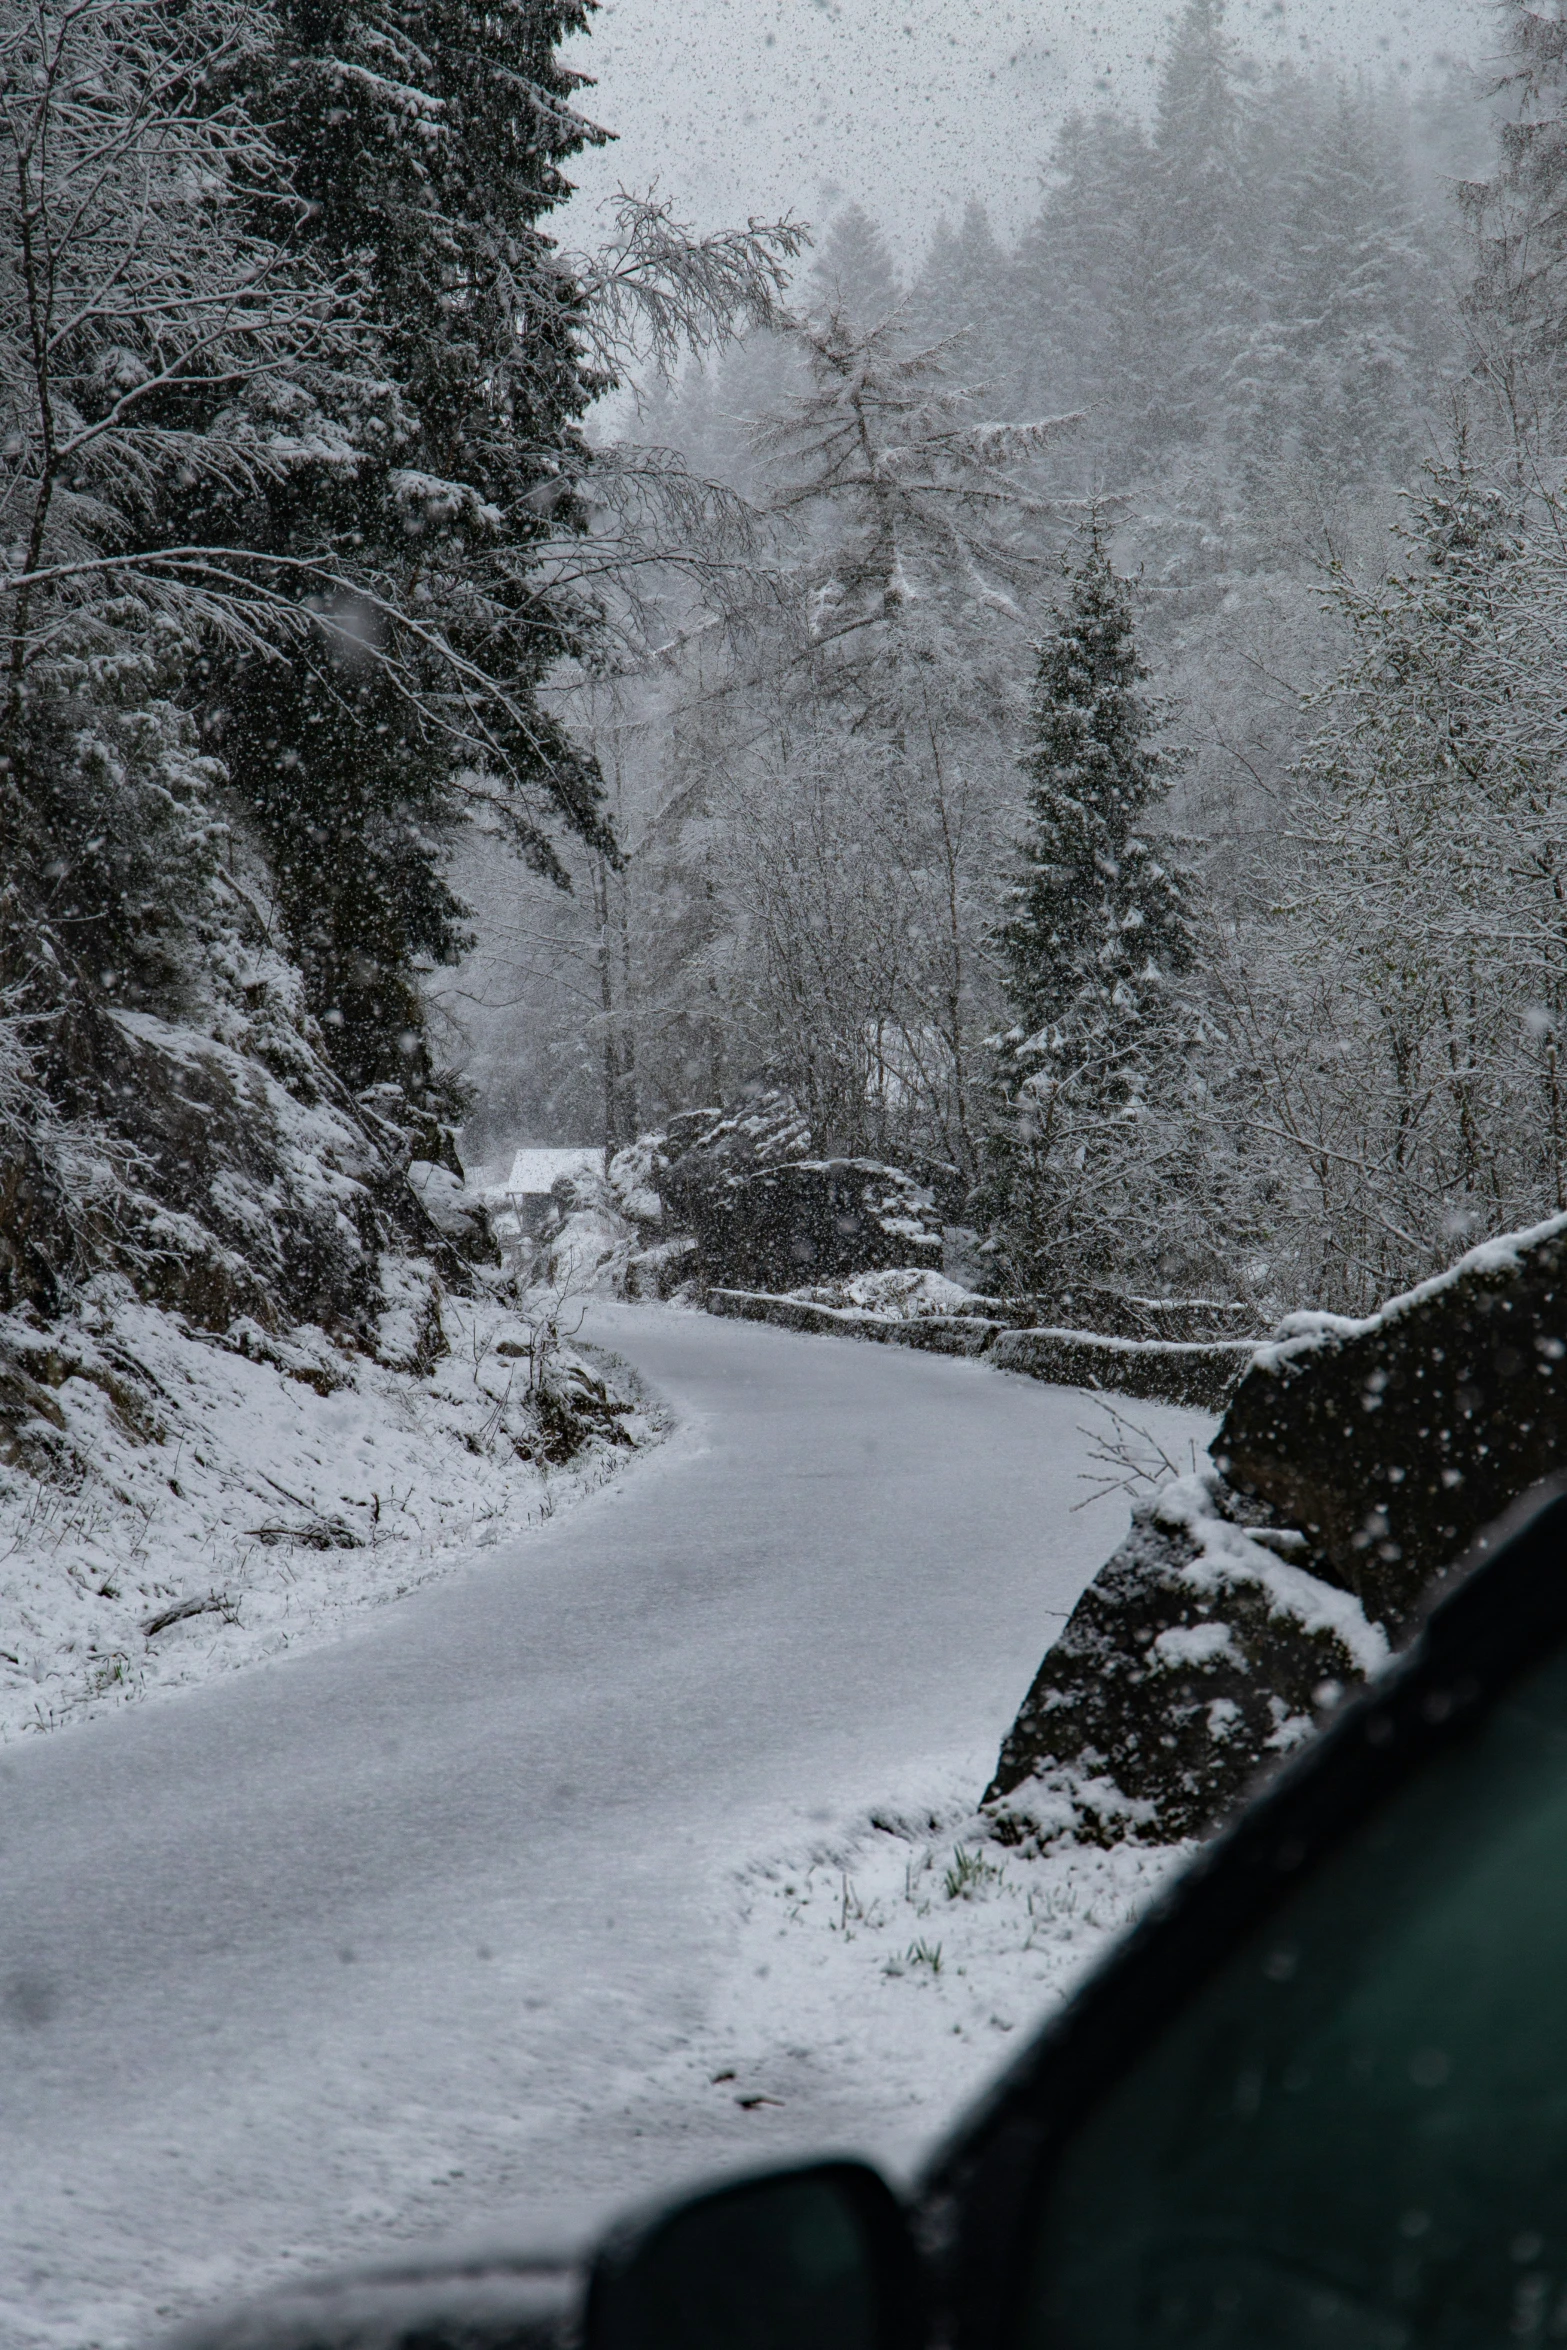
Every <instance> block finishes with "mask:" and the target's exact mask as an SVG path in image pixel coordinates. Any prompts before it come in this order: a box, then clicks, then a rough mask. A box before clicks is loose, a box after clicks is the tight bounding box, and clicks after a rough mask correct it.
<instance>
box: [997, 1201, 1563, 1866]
mask: <svg viewBox="0 0 1567 2350" xmlns="http://www.w3.org/2000/svg"><path fill="white" fill-rule="evenodd" d="M1564 1382H1567V1217H1558V1218H1556V1219H1554V1220H1553V1221H1552V1222H1551V1223H1549V1224H1544V1225H1540V1226H1538V1227H1536V1228H1535V1229H1534V1230H1532V1231H1529V1232H1524V1233H1519V1234H1515V1235H1513V1236H1511V1237H1509V1238H1507V1239H1504V1240H1497V1241H1492V1242H1488V1243H1487V1244H1486V1245H1485V1246H1484V1247H1482V1248H1479V1249H1476V1250H1473V1251H1472V1252H1471V1253H1470V1254H1469V1255H1468V1256H1467V1257H1465V1258H1463V1259H1462V1260H1461V1261H1460V1262H1459V1263H1458V1264H1457V1265H1455V1266H1454V1267H1453V1268H1452V1270H1451V1271H1450V1272H1448V1273H1445V1274H1443V1275H1441V1276H1439V1277H1438V1278H1437V1279H1436V1280H1434V1281H1430V1282H1427V1283H1425V1284H1423V1286H1422V1287H1420V1288H1419V1289H1415V1290H1412V1291H1410V1293H1409V1294H1408V1295H1407V1296H1405V1297H1401V1298H1395V1299H1394V1300H1393V1302H1392V1303H1391V1304H1390V1305H1388V1306H1386V1307H1384V1308H1383V1310H1382V1311H1381V1312H1380V1313H1379V1314H1376V1315H1374V1316H1372V1317H1371V1318H1370V1319H1369V1320H1367V1321H1364V1322H1350V1321H1345V1320H1342V1319H1339V1318H1336V1317H1333V1316H1329V1315H1297V1316H1295V1317H1293V1318H1292V1320H1291V1321H1289V1322H1287V1323H1286V1324H1285V1325H1284V1326H1283V1328H1282V1330H1281V1331H1280V1333H1279V1336H1278V1338H1277V1339H1276V1340H1275V1341H1274V1342H1273V1343H1271V1344H1269V1345H1268V1346H1265V1347H1261V1348H1259V1349H1258V1350H1257V1351H1256V1354H1255V1357H1254V1359H1253V1361H1252V1364H1251V1367H1250V1368H1249V1370H1248V1371H1247V1372H1246V1375H1245V1377H1244V1378H1243V1379H1242V1381H1241V1383H1240V1385H1239V1387H1238V1388H1237V1390H1236V1392H1235V1394H1234V1396H1233V1397H1232V1399H1231V1402H1230V1404H1229V1408H1228V1409H1227V1411H1226V1413H1225V1416H1224V1419H1223V1422H1222V1424H1221V1426H1220V1429H1219V1433H1218V1435H1217V1436H1216V1437H1215V1439H1214V1442H1213V1444H1212V1446H1211V1447H1210V1450H1211V1453H1212V1456H1213V1461H1214V1464H1215V1466H1214V1468H1213V1470H1212V1471H1210V1472H1206V1473H1205V1474H1204V1475H1203V1476H1202V1477H1201V1478H1200V1479H1196V1480H1193V1479H1189V1478H1188V1479H1182V1480H1180V1481H1179V1483H1177V1484H1175V1485H1172V1486H1169V1487H1167V1488H1166V1489H1165V1490H1164V1492H1162V1493H1161V1494H1159V1495H1158V1496H1157V1497H1156V1498H1155V1499H1154V1500H1153V1501H1151V1502H1149V1503H1147V1504H1145V1505H1143V1506H1142V1507H1140V1508H1139V1509H1138V1510H1137V1511H1136V1512H1135V1513H1134V1520H1133V1527H1132V1532H1131V1534H1130V1535H1129V1536H1128V1538H1127V1541H1126V1542H1125V1543H1124V1544H1123V1545H1122V1547H1121V1549H1120V1550H1118V1551H1117V1552H1116V1554H1115V1556H1114V1557H1113V1558H1112V1559H1111V1560H1110V1562H1109V1564H1108V1565H1107V1566H1106V1567H1104V1568H1103V1569H1102V1570H1101V1572H1100V1573H1099V1575H1098V1576H1096V1577H1095V1579H1094V1581H1093V1582H1092V1583H1091V1584H1090V1585H1089V1587H1088V1589H1087V1590H1086V1591H1085V1592H1084V1593H1083V1595H1082V1597H1081V1599H1080V1600H1079V1601H1078V1603H1077V1606H1076V1608H1075V1609H1074V1610H1073V1612H1072V1615H1071V1617H1070V1619H1069V1620H1068V1623H1067V1627H1066V1630H1065V1632H1064V1633H1063V1634H1062V1636H1061V1638H1060V1639H1059V1640H1058V1641H1057V1642H1056V1644H1055V1646H1054V1647H1053V1648H1052V1649H1051V1650H1050V1651H1049V1653H1048V1654H1047V1656H1046V1657H1045V1660H1044V1663H1043V1664H1042V1665H1041V1667H1040V1669H1039V1672H1038V1674H1037V1675H1036V1677H1035V1680H1034V1684H1033V1687H1032V1688H1031V1689H1030V1691H1029V1693H1028V1696H1027V1698H1026V1699H1025V1700H1024V1703H1023V1707H1022V1709H1021V1711H1020V1712H1019V1714H1018V1717H1017V1720H1016V1722H1015V1723H1014V1724H1013V1727H1012V1729H1011V1731H1010V1732H1009V1733H1008V1736H1007V1739H1006V1742H1005V1744H1004V1746H1003V1748H1002V1752H1001V1758H1000V1761H999V1762H998V1765H997V1769H996V1775H995V1778H994V1779H993V1781H992V1783H991V1786H990V1788H989V1789H988V1791H987V1794H986V1802H987V1803H988V1804H989V1805H991V1806H992V1809H993V1816H994V1817H995V1819H996V1823H997V1832H998V1834H1000V1835H1002V1836H1003V1837H1004V1838H1005V1837H1011V1838H1014V1839H1016V1838H1019V1837H1026V1836H1032V1837H1034V1838H1036V1839H1037V1838H1041V1837H1045V1836H1048V1835H1052V1834H1058V1833H1061V1832H1072V1833H1077V1834H1088V1835H1094V1836H1116V1835H1136V1836H1139V1837H1144V1838H1147V1839H1149V1840H1151V1841H1158V1842H1164V1841H1168V1840H1170V1839H1172V1838H1175V1837H1179V1836H1185V1835H1191V1834H1195V1833H1199V1832H1201V1831H1202V1830H1204V1829H1206V1828H1208V1827H1211V1826H1212V1825H1213V1824H1214V1822H1215V1821H1216V1820H1217V1819H1218V1818H1220V1817H1221V1816H1222V1814H1223V1813H1224V1812H1225V1811H1226V1810H1227V1809H1229V1807H1230V1806H1231V1805H1232V1804H1233V1803H1234V1802H1235V1801H1236V1800H1237V1799H1238V1797H1239V1796H1240V1795H1241V1793H1242V1792H1243V1790H1244V1789H1245V1787H1246V1786H1247V1785H1248V1783H1249V1782H1250V1781H1251V1780H1252V1779H1253V1778H1254V1777H1255V1776H1256V1775H1257V1773H1258V1772H1259V1771H1260V1770H1261V1769H1263V1768H1264V1767H1266V1766H1267V1765H1268V1764H1270V1763H1271V1762H1272V1761H1274V1760H1275V1759H1276V1758H1277V1756H1278V1755H1279V1753H1280V1752H1281V1751H1283V1750H1285V1749H1286V1748H1287V1747H1288V1746H1289V1745H1291V1744H1293V1743H1294V1742H1295V1741H1296V1740H1297V1739H1298V1738H1299V1737H1303V1736H1305V1735H1306V1734H1307V1733H1308V1732H1309V1729H1310V1727H1311V1723H1312V1719H1313V1716H1314V1714H1315V1713H1316V1712H1317V1711H1318V1710H1320V1707H1321V1706H1322V1705H1323V1704H1327V1703H1331V1702H1334V1701H1336V1699H1337V1696H1338V1695H1339V1693H1340V1692H1341V1691H1342V1690H1343V1689H1344V1688H1345V1687H1347V1686H1350V1685H1352V1684H1354V1683H1355V1682H1357V1681H1360V1680H1362V1679H1364V1677H1365V1676H1366V1674H1367V1673H1368V1672H1370V1671H1373V1670H1374V1669H1375V1668H1376V1665H1377V1663H1378V1661H1379V1659H1380V1658H1381V1657H1383V1656H1385V1655H1386V1654H1387V1653H1388V1651H1389V1643H1390V1642H1391V1641H1392V1640H1396V1639H1397V1638H1399V1637H1400V1636H1401V1635H1402V1634H1403V1633H1405V1632H1406V1631H1407V1629H1408V1627H1409V1625H1410V1623H1411V1620H1412V1618H1413V1617H1414V1615H1415V1613H1416V1612H1417V1610H1418V1608H1419V1607H1420V1605H1421V1604H1422V1602H1423V1601H1424V1599H1425V1598H1426V1596H1427V1595H1428V1594H1429V1592H1430V1590H1431V1588H1432V1586H1433V1585H1434V1584H1435V1583H1438V1582H1439V1581H1440V1580H1441V1577H1442V1576H1443V1574H1444V1573H1445V1572H1446V1571H1447V1570H1448V1569H1449V1568H1451V1567H1452V1566H1453V1565H1454V1564H1455V1563H1456V1562H1457V1560H1458V1559H1459V1558H1460V1557H1461V1556H1462V1555H1463V1553H1464V1552H1465V1551H1466V1550H1467V1549H1468V1548H1469V1546H1470V1545H1471V1543H1472V1542H1473V1541H1474V1539H1475V1537H1476V1536H1477V1535H1478V1534H1479V1533H1480V1532H1481V1530H1482V1529H1483V1528H1484V1527H1485V1526H1486V1525H1487V1524H1489V1523H1490V1522H1491V1520H1493V1519H1494V1518H1496V1517H1498V1516H1499V1515H1500V1514H1501V1512H1502V1511H1503V1510H1504V1509H1505V1508H1506V1507H1507V1506H1508V1504H1509V1503H1510V1502H1512V1501H1514V1500H1515V1499H1516V1498H1517V1497H1518V1495H1519V1494H1521V1493H1523V1492H1525V1491H1527V1489H1528V1488H1529V1487H1530V1486H1531V1485H1533V1484H1535V1483H1537V1482H1538V1481H1539V1480H1540V1479H1541V1478H1542V1477H1545V1476H1548V1475H1550V1474H1551V1473H1552V1472H1554V1471H1556V1470H1558V1469H1560V1468H1561V1467H1562V1466H1563V1464H1564V1463H1567V1393H1564Z"/></svg>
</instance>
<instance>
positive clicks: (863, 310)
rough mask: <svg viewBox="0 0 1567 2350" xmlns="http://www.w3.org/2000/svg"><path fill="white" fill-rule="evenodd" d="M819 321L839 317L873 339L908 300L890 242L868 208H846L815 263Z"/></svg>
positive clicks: (813, 305) (811, 282)
mask: <svg viewBox="0 0 1567 2350" xmlns="http://www.w3.org/2000/svg"><path fill="white" fill-rule="evenodd" d="M807 283H808V286H809V289H810V309H811V316H812V317H813V318H820V319H827V318H834V317H839V318H842V319H844V320H845V321H846V322H847V324H848V325H849V326H850V327H851V328H855V329H858V330H859V331H860V332H862V333H870V332H871V331H873V330H874V329H875V328H876V327H879V326H884V325H885V324H886V322H887V320H888V319H889V318H891V316H892V314H893V312H894V311H895V310H896V309H897V308H898V306H899V304H900V303H901V302H902V300H903V287H902V285H901V284H900V283H899V279H898V272H897V268H896V265H895V264H894V262H893V258H892V255H891V253H890V252H889V250H888V247H887V240H886V238H885V236H884V235H883V234H882V231H881V229H880V228H879V227H878V225H877V223H876V222H875V221H874V220H872V218H871V216H870V214H869V213H868V212H867V211H866V210H865V208H864V206H863V205H860V204H849V205H846V206H845V207H844V209H843V211H842V212H840V213H839V215H838V217H837V219H836V220H835V221H834V222H833V224H832V227H831V228H830V229H829V230H828V232H827V235H826V236H825V238H824V239H823V240H822V245H821V249H820V251H819V252H818V254H817V256H816V259H815V260H814V261H813V262H812V264H811V268H810V275H809V278H808V280H807Z"/></svg>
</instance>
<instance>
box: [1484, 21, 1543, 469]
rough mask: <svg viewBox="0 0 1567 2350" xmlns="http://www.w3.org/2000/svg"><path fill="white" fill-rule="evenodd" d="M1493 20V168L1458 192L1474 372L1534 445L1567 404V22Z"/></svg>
mask: <svg viewBox="0 0 1567 2350" xmlns="http://www.w3.org/2000/svg"><path fill="white" fill-rule="evenodd" d="M1497 14H1498V16H1499V17H1500V18H1501V20H1502V26H1503V29H1504V31H1505V34H1506V38H1507V46H1508V50H1509V51H1510V54H1511V61H1512V71H1511V73H1510V74H1509V75H1508V77H1507V80H1506V82H1505V84H1504V94H1505V97H1506V100H1507V113H1506V116H1505V118H1504V119H1503V121H1502V123H1501V126H1500V144H1501V155H1500V160H1499V164H1498V168H1497V169H1496V171H1495V172H1494V173H1493V174H1492V175H1491V177H1490V178H1489V179H1487V180H1482V181H1476V182H1472V183H1470V184H1469V185H1468V186H1466V187H1464V188H1463V189H1462V190H1461V191H1460V193H1461V197H1462V200H1463V202H1464V205H1465V208H1466V210H1467V211H1468V213H1469V216H1470V220H1471V223H1472V226H1473V229H1474V235H1475V243H1476V261H1477V268H1476V273H1475V282H1474V284H1473V286H1472V288H1471V290H1470V309H1471V313H1472V315H1473V317H1474V318H1475V321H1476V324H1477V326H1478V328H1479V341H1480V346H1481V360H1482V366H1483V369H1484V372H1485V373H1486V374H1487V375H1488V376H1489V377H1490V379H1491V381H1492V382H1493V384H1495V385H1496V386H1497V388H1498V389H1499V390H1500V392H1501V393H1502V396H1503V400H1504V403H1505V406H1506V408H1507V411H1508V413H1509V415H1510V417H1511V420H1512V422H1513V425H1514V428H1515V430H1516V431H1518V432H1519V433H1520V434H1521V435H1522V436H1524V437H1525V438H1527V439H1529V440H1531V441H1532V440H1534V439H1535V437H1536V436H1537V435H1538V434H1539V433H1540V432H1541V431H1542V430H1543V431H1544V432H1545V433H1546V434H1547V436H1552V435H1555V436H1556V437H1559V430H1560V417H1561V412H1562V408H1563V405H1564V401H1567V15H1564V14H1563V11H1562V8H1561V6H1560V4H1559V0H1543V5H1542V4H1541V0H1498V7H1497ZM1534 453H1535V455H1536V456H1537V455H1538V451H1537V450H1536V451H1535V452H1534Z"/></svg>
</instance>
